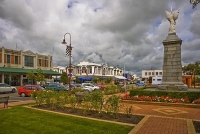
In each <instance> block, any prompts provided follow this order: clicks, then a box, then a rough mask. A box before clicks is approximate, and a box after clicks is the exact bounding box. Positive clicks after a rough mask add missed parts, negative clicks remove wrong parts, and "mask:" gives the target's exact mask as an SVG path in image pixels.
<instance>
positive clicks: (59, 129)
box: [0, 106, 133, 134]
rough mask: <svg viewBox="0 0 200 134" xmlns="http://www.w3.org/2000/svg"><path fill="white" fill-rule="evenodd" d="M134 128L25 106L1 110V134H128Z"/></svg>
mask: <svg viewBox="0 0 200 134" xmlns="http://www.w3.org/2000/svg"><path fill="white" fill-rule="evenodd" d="M132 128H133V127H130V126H123V125H118V124H111V123H106V122H99V121H93V120H87V119H81V118H75V117H70V116H65V115H58V114H54V113H48V112H42V111H37V110H34V109H29V108H25V107H23V106H14V107H12V108H9V109H5V110H0V129H1V130H0V134H127V133H128V132H130V130H131V129H132Z"/></svg>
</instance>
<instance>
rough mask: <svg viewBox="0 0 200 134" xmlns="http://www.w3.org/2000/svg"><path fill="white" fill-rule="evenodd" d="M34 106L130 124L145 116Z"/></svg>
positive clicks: (136, 122)
mask: <svg viewBox="0 0 200 134" xmlns="http://www.w3.org/2000/svg"><path fill="white" fill-rule="evenodd" d="M32 107H34V108H38V109H44V110H49V111H55V112H60V113H66V114H73V115H78V116H83V117H90V118H96V119H101V120H109V121H116V122H122V123H129V124H138V123H139V122H140V121H141V120H142V119H143V118H144V116H141V115H132V114H131V115H127V114H123V113H117V115H116V116H114V115H113V114H111V113H106V112H101V113H98V112H97V111H90V112H86V111H84V110H83V109H77V108H76V109H72V108H70V107H65V108H55V109H52V108H50V107H47V106H46V105H40V106H38V105H35V106H32Z"/></svg>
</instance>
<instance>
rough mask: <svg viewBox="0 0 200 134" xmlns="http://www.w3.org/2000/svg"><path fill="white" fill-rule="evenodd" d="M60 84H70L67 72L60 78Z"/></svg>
mask: <svg viewBox="0 0 200 134" xmlns="http://www.w3.org/2000/svg"><path fill="white" fill-rule="evenodd" d="M60 82H62V83H63V84H67V83H68V82H69V78H68V76H67V73H66V72H62V74H61V76H60Z"/></svg>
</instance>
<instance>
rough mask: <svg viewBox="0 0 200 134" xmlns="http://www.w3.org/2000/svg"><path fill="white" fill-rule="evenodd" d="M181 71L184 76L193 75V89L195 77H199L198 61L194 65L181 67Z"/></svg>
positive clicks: (199, 64)
mask: <svg viewBox="0 0 200 134" xmlns="http://www.w3.org/2000/svg"><path fill="white" fill-rule="evenodd" d="M182 71H183V73H184V74H186V75H191V76H192V75H194V79H193V83H194V87H195V83H196V81H197V80H196V77H195V75H200V61H196V62H195V63H193V64H192V63H190V64H188V65H187V66H184V67H182Z"/></svg>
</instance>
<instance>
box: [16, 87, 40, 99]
mask: <svg viewBox="0 0 200 134" xmlns="http://www.w3.org/2000/svg"><path fill="white" fill-rule="evenodd" d="M41 90H44V88H43V87H41V86H40V85H24V86H21V87H19V89H18V94H19V95H20V96H21V97H25V96H30V94H31V92H33V91H41Z"/></svg>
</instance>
